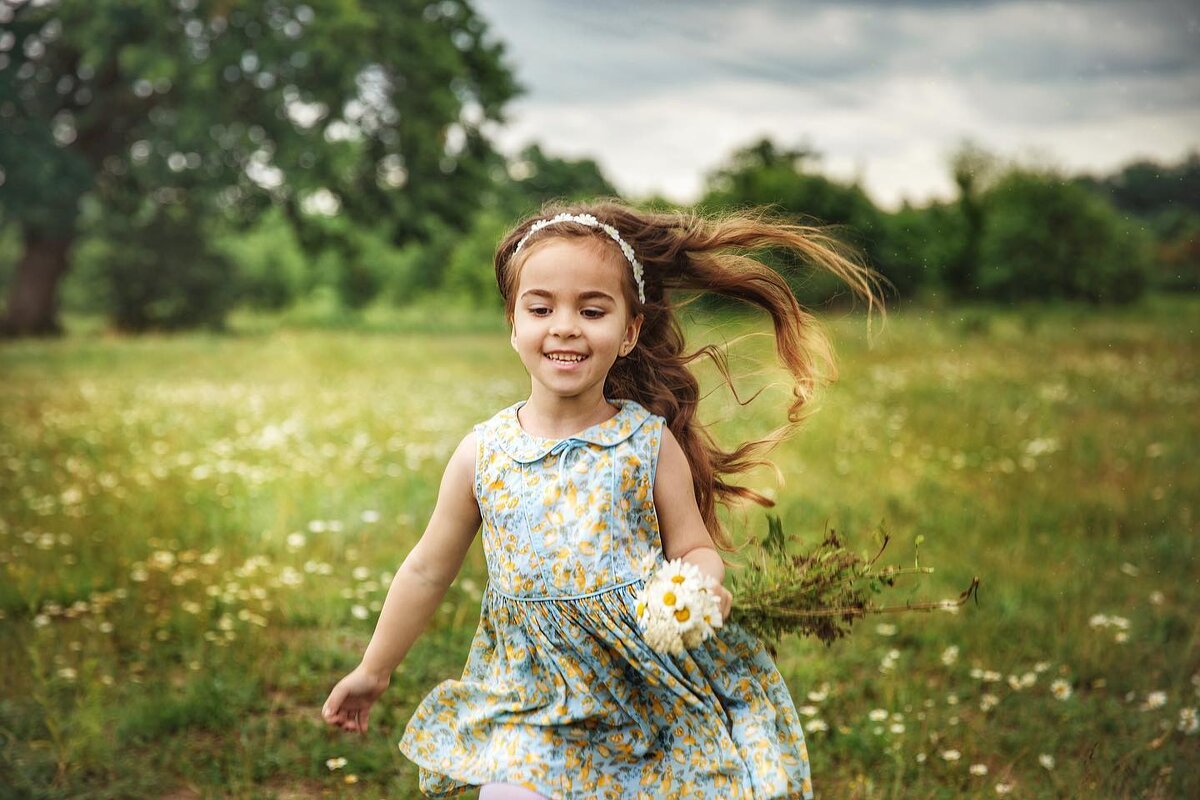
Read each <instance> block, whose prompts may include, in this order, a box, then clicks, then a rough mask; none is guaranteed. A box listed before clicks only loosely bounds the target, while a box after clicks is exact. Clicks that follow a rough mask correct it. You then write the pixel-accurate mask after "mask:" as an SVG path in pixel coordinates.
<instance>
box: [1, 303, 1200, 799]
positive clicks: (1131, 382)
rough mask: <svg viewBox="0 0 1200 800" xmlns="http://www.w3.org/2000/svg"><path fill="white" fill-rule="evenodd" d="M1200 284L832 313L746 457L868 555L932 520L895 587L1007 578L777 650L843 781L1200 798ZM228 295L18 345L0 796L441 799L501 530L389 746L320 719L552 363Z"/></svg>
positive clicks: (4, 354) (410, 686) (771, 389)
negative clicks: (823, 372)
mask: <svg viewBox="0 0 1200 800" xmlns="http://www.w3.org/2000/svg"><path fill="white" fill-rule="evenodd" d="M1198 312H1200V300H1198V299H1194V298H1180V297H1152V298H1149V299H1147V300H1146V301H1145V302H1143V303H1142V304H1140V305H1138V306H1136V307H1132V308H1125V309H1119V310H1111V309H1103V310H1097V309H1093V308H1088V307H1076V306H1055V305H1050V306H1040V307H1026V308H1021V309H1011V310H1010V309H997V308H987V307H971V308H966V309H962V308H942V309H921V308H909V309H905V310H903V311H901V312H898V313H893V314H892V315H891V316H890V317H889V318H888V321H887V324H886V326H885V327H884V328H883V330H882V331H879V330H878V329H877V331H876V334H875V337H874V338H873V339H872V340H871V341H870V342H868V340H867V337H866V326H865V323H864V319H863V317H862V316H861V315H844V316H835V317H831V316H825V317H823V319H822V322H823V324H824V325H825V326H826V329H827V331H828V332H829V334H830V336H831V337H832V340H833V342H834V345H835V347H836V349H837V353H838V358H839V368H840V379H839V381H838V382H837V383H835V384H833V385H832V386H830V387H828V388H827V389H826V390H825V391H824V392H823V393H822V395H821V396H820V397H819V399H818V401H817V404H818V407H819V410H818V411H817V413H816V414H815V415H814V416H813V417H812V418H811V419H810V420H809V422H808V423H807V424H806V425H805V426H804V427H803V428H802V429H801V431H800V432H799V433H798V434H797V435H796V436H794V437H793V438H792V439H790V440H788V441H787V442H785V443H783V444H782V445H781V446H780V447H779V448H777V449H776V450H775V451H774V453H773V457H774V458H775V459H776V461H777V463H778V465H779V467H780V469H781V470H782V472H783V474H784V475H785V477H786V483H785V484H784V485H782V486H780V485H777V484H776V482H775V480H774V478H773V477H772V475H771V474H770V473H768V472H767V471H766V470H763V471H761V472H758V473H753V474H751V475H750V476H748V477H747V479H746V481H747V482H748V483H749V484H750V485H752V486H754V487H756V488H759V489H761V490H767V491H769V492H774V494H775V496H776V497H777V500H778V507H777V509H776V511H778V512H779V513H780V514H781V515H782V517H783V520H784V523H785V525H786V526H787V528H788V529H789V530H791V531H793V532H799V533H801V534H803V535H804V536H806V537H817V536H819V535H820V534H821V532H822V531H823V530H824V528H825V527H826V526H829V527H832V528H835V529H837V530H838V531H839V533H842V534H844V535H845V536H846V537H848V538H849V539H850V540H851V542H854V543H861V544H862V545H863V546H864V547H865V546H867V545H868V544H869V542H870V540H869V534H870V532H871V531H872V530H873V529H874V528H875V526H876V525H877V524H878V523H879V522H880V521H883V522H885V523H886V525H887V527H888V528H889V530H891V531H892V533H893V534H894V535H895V541H894V543H893V544H892V546H891V548H890V549H889V554H890V555H891V557H892V559H894V560H899V559H907V558H909V557H910V556H911V550H910V549H909V547H908V543H909V542H911V540H912V538H913V537H914V536H916V535H918V534H921V535H924V537H925V541H924V544H923V545H922V548H921V560H922V563H924V564H932V565H934V566H935V567H936V572H935V573H934V574H933V575H931V576H929V577H928V578H926V579H924V580H923V581H922V582H921V583H920V584H919V585H917V586H916V587H915V588H914V589H911V590H909V589H904V590H901V591H899V592H898V593H897V594H896V595H895V596H896V597H898V598H900V599H903V598H904V597H907V596H910V594H909V593H910V591H911V593H912V596H918V597H942V596H952V595H954V594H956V593H957V592H958V591H959V590H960V589H962V588H963V587H964V586H965V585H966V584H967V583H968V582H969V580H970V578H971V576H973V575H978V576H980V578H981V580H982V588H981V591H980V596H979V600H980V603H979V605H978V606H975V605H971V606H968V607H966V608H964V609H963V610H962V611H961V612H959V613H957V614H946V613H941V612H938V613H935V614H932V615H916V614H913V615H900V616H896V617H892V618H889V619H886V620H878V619H871V620H867V621H865V622H864V623H861V624H860V625H859V626H858V628H857V629H856V631H855V633H854V634H853V635H852V636H851V637H849V638H848V639H845V640H842V641H839V642H837V643H835V644H834V645H833V646H832V647H829V648H826V647H824V646H822V645H820V644H819V643H815V642H811V641H799V640H795V639H790V640H785V642H784V643H783V647H782V649H781V652H780V657H779V666H780V670H781V671H782V673H783V674H784V676H785V677H786V678H787V681H788V684H789V686H790V687H791V689H792V693H793V696H794V698H795V700H796V703H797V705H798V706H799V707H801V710H802V713H803V714H804V719H805V720H806V723H807V725H808V731H809V732H808V741H809V747H810V751H811V757H812V765H813V777H814V783H815V786H816V789H817V792H818V795H819V796H821V797H829V798H901V797H904V798H909V797H929V798H951V797H960V796H964V795H969V796H980V797H993V796H996V785H997V784H1007V785H1010V786H1011V787H1012V792H1011V795H1009V796H1012V797H1022V798H1043V797H1046V798H1049V797H1078V796H1094V797H1186V796H1197V795H1198V794H1200V778H1198V777H1197V774H1200V769H1198V768H1200V735H1197V734H1195V733H1192V734H1188V733H1185V732H1183V731H1181V730H1179V729H1178V723H1179V721H1180V713H1181V711H1182V710H1185V709H1195V708H1196V707H1197V705H1198V702H1200V638H1198V637H1200V627H1198V626H1197V625H1196V622H1195V618H1196V615H1195V612H1196V609H1197V608H1198V607H1200V586H1198V582H1197V578H1196V576H1197V574H1200V571H1198V570H1197V544H1196V533H1197V531H1196V521H1195V516H1196V505H1197V498H1198V497H1200V491H1198V490H1200V486H1198V484H1200V480H1198V476H1197V471H1196V470H1195V469H1194V466H1193V465H1194V461H1193V460H1192V459H1193V458H1194V450H1195V443H1196V441H1197V436H1198V434H1200V417H1198V415H1197V413H1196V408H1197V402H1198V401H1200V370H1198V366H1200V365H1198V359H1197V355H1196V354H1197V346H1196V345H1197V337H1196V331H1195V326H1194V323H1193V322H1192V320H1195V319H1197V318H1200V313H1198ZM460 322H461V321H460ZM235 323H236V324H235V327H234V331H233V333H232V334H231V335H228V336H215V335H199V334H197V335H180V336H149V337H144V338H134V339H130V338H121V337H113V336H107V335H105V334H103V332H102V327H101V326H98V325H96V324H95V323H94V321H88V320H80V321H72V324H71V330H72V331H73V333H72V335H71V336H69V337H67V338H65V339H63V340H59V341H32V342H12V343H6V344H4V345H3V346H0V419H2V420H3V423H2V425H0V569H2V570H3V572H2V574H0V611H2V612H3V617H2V618H0V681H3V684H4V687H5V688H4V691H3V692H2V693H0V787H2V789H3V791H2V792H0V795H2V796H4V797H14V798H60V797H61V798H66V797H111V798H124V797H130V798H133V797H137V798H143V797H171V798H190V797H239V798H256V797H262V798H266V797H280V798H298V797H316V796H323V797H340V796H346V797H350V796H363V797H416V796H418V793H417V789H416V770H415V767H414V766H413V765H411V764H409V763H408V762H407V761H406V760H405V759H404V757H403V756H402V755H401V754H400V753H399V752H398V751H397V750H396V747H395V744H396V741H397V740H398V739H399V737H400V734H401V732H402V730H403V727H404V724H405V723H406V722H407V720H408V717H409V714H410V713H411V710H412V708H413V706H414V705H415V703H416V702H418V701H419V700H420V698H421V697H422V696H423V695H424V694H425V692H427V691H429V690H430V689H432V687H433V686H434V685H436V683H437V682H439V681H441V680H444V679H447V678H457V677H459V675H460V674H461V670H462V664H463V661H464V659H465V656H466V652H467V648H468V646H469V643H470V641H471V636H472V634H473V632H474V628H475V624H476V622H477V619H478V608H479V607H478V596H479V590H480V588H481V587H482V585H483V583H484V579H485V575H486V567H485V563H484V558H483V552H482V547H481V545H480V544H478V543H477V544H476V545H475V546H474V547H473V548H472V550H471V552H470V553H469V555H468V558H467V561H466V564H465V565H464V568H463V572H462V574H461V575H460V578H459V581H458V582H457V583H456V584H455V586H454V587H452V589H451V591H450V593H449V594H448V595H447V599H446V602H445V603H444V604H443V606H442V608H441V609H440V610H439V612H438V614H437V616H436V618H435V620H434V621H433V622H432V624H431V625H430V628H429V630H428V632H427V633H426V634H425V636H424V637H422V639H420V640H419V641H418V643H417V644H416V646H415V647H414V648H413V650H412V651H411V653H410V655H409V657H408V659H406V661H405V663H404V664H403V665H402V667H401V669H400V670H399V671H398V672H397V674H396V676H395V678H394V680H393V683H392V686H391V688H390V689H389V690H388V693H387V694H386V695H384V697H383V699H382V700H381V701H380V704H379V706H378V708H377V709H376V711H375V712H374V715H373V717H372V727H371V731H370V733H369V734H368V735H367V737H365V739H360V738H356V737H351V736H348V735H345V734H340V733H337V732H335V731H332V730H327V729H326V728H325V727H323V724H322V723H321V721H320V719H319V716H318V709H319V707H320V704H321V702H322V701H323V700H324V698H325V696H326V694H327V693H328V691H329V689H330V688H331V687H332V685H333V683H334V682H335V681H336V680H337V679H338V678H339V677H341V675H342V674H344V672H345V671H346V670H348V669H350V668H351V667H352V666H353V665H354V664H355V663H356V662H357V659H358V658H359V656H360V655H361V653H362V649H363V647H365V645H366V642H367V640H368V638H369V636H370V634H371V630H372V628H373V625H374V619H375V615H376V612H377V610H378V608H379V605H380V603H381V602H382V599H383V596H384V594H385V592H386V589H387V585H388V580H389V579H390V574H391V572H392V571H393V570H395V569H396V567H397V566H398V565H399V564H400V562H401V561H402V560H403V558H404V556H405V555H406V553H407V552H408V550H409V549H410V548H411V547H412V545H413V544H414V543H415V542H416V540H417V538H418V537H419V535H420V533H421V531H422V530H423V527H424V524H425V522H426V520H427V518H428V514H429V512H430V511H431V509H432V506H433V502H434V499H435V496H436V491H437V486H438V481H439V479H440V476H441V470H442V467H443V465H444V463H445V461H446V459H447V458H448V457H449V455H450V453H451V451H452V449H453V447H454V446H455V444H456V443H457V442H458V440H459V438H461V436H463V435H464V434H465V433H466V431H467V430H468V428H469V427H470V425H471V424H473V423H474V422H477V421H479V420H482V419H484V418H486V417H487V416H490V415H491V414H492V413H494V412H495V411H496V410H498V409H499V408H501V407H502V406H504V405H507V404H508V403H511V402H513V401H515V400H517V399H520V398H522V397H524V396H526V393H527V391H528V378H527V377H526V376H525V374H524V372H523V371H522V370H521V366H520V363H519V361H518V360H517V359H516V357H515V355H513V353H512V351H511V349H510V348H509V346H508V342H507V337H506V336H505V335H504V330H505V329H504V325H503V322H502V321H501V320H498V319H482V320H473V321H471V322H469V323H466V322H461V324H457V323H456V324H455V325H453V326H451V329H450V330H442V329H439V328H437V327H436V326H435V325H434V323H436V316H433V315H426V316H421V315H416V316H413V315H411V314H410V315H408V316H405V317H403V318H397V319H390V320H389V319H382V318H377V319H374V320H373V321H371V322H370V324H369V325H368V327H367V328H366V329H365V330H364V329H354V328H350V329H339V328H336V327H334V328H332V329H323V330H312V329H304V328H289V327H287V326H286V324H287V320H284V323H283V324H280V323H279V322H278V321H271V320H265V319H263V318H259V317H255V318H250V317H247V318H244V319H237V320H235ZM691 330H692V333H693V334H694V336H695V337H696V338H695V339H694V342H695V343H696V344H697V345H698V344H699V343H702V342H704V341H721V340H723V339H729V340H733V339H734V338H735V337H737V336H738V335H740V334H742V333H746V332H749V331H758V332H763V331H767V330H769V329H768V328H767V327H766V326H765V324H763V323H762V322H761V321H758V322H750V321H746V320H735V319H730V320H724V321H721V322H720V323H719V324H717V323H709V324H705V325H701V324H698V323H695V322H693V323H692V326H691ZM731 356H732V357H731V363H732V364H733V366H734V368H735V370H736V371H737V372H738V373H739V374H740V375H742V376H743V377H742V378H741V379H740V380H739V383H738V390H739V395H740V396H742V397H749V396H751V395H753V393H754V391H755V390H757V389H759V388H763V389H764V391H763V394H762V395H761V396H760V397H759V398H758V399H757V400H755V401H754V402H753V403H752V404H750V405H749V406H748V407H745V408H741V407H739V406H738V405H737V404H736V403H735V402H734V401H733V398H732V397H731V396H730V395H729V393H728V392H727V391H725V390H724V389H721V388H719V387H717V385H716V381H715V375H716V373H715V370H712V369H711V368H703V369H702V377H703V380H704V383H705V385H706V386H707V387H710V388H713V389H715V391H713V392H712V393H711V394H710V395H709V396H708V397H707V399H706V400H705V402H704V405H703V406H702V417H703V418H704V419H706V420H718V421H717V422H715V423H714V427H715V429H716V432H717V436H718V438H719V439H720V440H721V441H722V442H723V443H726V444H731V443H733V442H734V441H735V440H740V439H741V438H745V437H750V436H759V435H765V434H766V433H767V432H768V431H770V430H771V429H773V428H774V427H775V426H776V425H777V424H778V421H779V420H780V419H781V418H782V416H781V413H782V408H783V403H784V402H785V401H786V399H787V397H788V395H787V392H786V388H785V387H783V386H781V385H778V382H779V380H780V377H781V376H780V373H779V371H778V369H776V368H775V367H773V366H772V361H771V359H772V354H771V342H770V338H769V336H756V337H752V338H748V339H740V340H738V341H737V342H736V343H735V344H734V345H733V346H732V348H731ZM725 519H726V520H727V521H728V522H729V525H730V528H731V530H733V531H734V535H735V538H736V539H739V540H741V539H744V538H745V537H747V536H757V535H761V534H763V533H765V531H766V525H765V517H764V514H763V513H762V512H761V511H760V510H758V509H755V508H751V509H749V510H747V511H745V512H735V513H733V514H728V515H726V517H725ZM356 611H357V614H356V613H355V612H356ZM364 611H365V618H363V617H364ZM1100 614H1103V615H1106V617H1107V618H1108V621H1107V624H1100V623H1101V622H1102V620H1099V619H1093V617H1094V616H1095V615H1100ZM1113 617H1118V618H1120V620H1119V621H1118V623H1117V624H1112V622H1111V618H1113ZM880 622H883V623H886V624H885V625H884V627H883V628H882V629H881V628H879V627H878V623H880ZM889 624H890V625H892V626H894V628H889V627H887V625H889ZM1122 626H1124V627H1122ZM1118 639H1121V641H1118ZM952 647H953V648H957V658H955V659H951V657H950V655H949V654H948V653H947V650H948V648H952ZM891 651H895V652H894V653H892V654H891V655H889V653H891ZM951 652H953V651H951ZM947 662H949V663H947ZM1022 676H1027V677H1025V678H1024V684H1023V683H1022ZM1010 680H1011V682H1012V683H1013V684H1016V685H1015V686H1014V685H1011V684H1010ZM1054 680H1062V681H1065V682H1066V685H1067V686H1069V687H1070V689H1071V694H1070V696H1069V697H1068V698H1066V699H1065V700H1064V699H1057V698H1056V697H1055V696H1054V695H1053V693H1052V692H1051V689H1050V686H1051V682H1052V681H1054ZM1156 692H1162V693H1163V702H1162V704H1161V705H1159V704H1158V703H1157V701H1156V699H1155V698H1157V695H1155V694H1153V693H1156ZM873 711H874V712H875V714H874V715H872V712H873ZM884 713H886V715H887V716H886V719H878V718H879V717H881V716H882V715H883V714H884ZM817 720H819V721H820V722H819V723H817V722H816V721H817ZM822 727H824V728H826V729H825V730H819V729H820V728H822ZM950 751H957V752H958V753H959V758H958V759H957V760H956V761H951V760H947V759H946V758H945V757H944V756H945V755H946V754H949V753H950ZM1042 755H1046V756H1052V757H1053V758H1054V768H1053V769H1047V768H1045V767H1044V766H1042V765H1041V764H1040V763H1039V756H1042ZM335 756H344V757H345V758H346V759H347V761H348V763H347V765H346V767H345V768H344V769H342V770H338V771H336V772H331V771H330V770H329V769H328V768H327V767H326V766H325V761H326V759H329V758H332V757H335ZM976 764H982V765H984V766H986V768H987V773H986V775H976V774H972V773H971V772H970V771H969V767H970V766H971V765H976ZM349 774H353V775H355V776H356V777H357V779H358V782H357V783H356V784H354V785H349V784H347V783H345V782H344V776H346V775H349Z"/></svg>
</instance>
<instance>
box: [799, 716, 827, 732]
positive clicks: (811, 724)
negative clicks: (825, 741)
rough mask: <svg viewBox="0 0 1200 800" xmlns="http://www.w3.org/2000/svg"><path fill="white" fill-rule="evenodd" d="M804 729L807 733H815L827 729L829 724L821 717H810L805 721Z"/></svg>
mask: <svg viewBox="0 0 1200 800" xmlns="http://www.w3.org/2000/svg"><path fill="white" fill-rule="evenodd" d="M804 729H805V730H806V731H807V732H809V733H816V732H818V731H821V732H824V731H827V730H829V725H827V724H826V723H825V720H823V719H810V720H809V721H808V722H807V723H805V725H804Z"/></svg>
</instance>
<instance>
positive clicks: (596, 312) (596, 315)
mask: <svg viewBox="0 0 1200 800" xmlns="http://www.w3.org/2000/svg"><path fill="white" fill-rule="evenodd" d="M583 315H584V316H585V317H587V318H588V319H600V318H601V317H603V316H604V312H603V311H602V310H600V309H598V308H585V309H584V310H583Z"/></svg>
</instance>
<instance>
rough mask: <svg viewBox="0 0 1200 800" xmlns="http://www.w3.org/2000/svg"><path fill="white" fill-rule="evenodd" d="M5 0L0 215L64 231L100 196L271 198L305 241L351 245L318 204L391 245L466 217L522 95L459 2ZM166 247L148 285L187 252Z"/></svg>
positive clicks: (212, 208) (119, 203) (197, 209)
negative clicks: (494, 135) (15, 3)
mask: <svg viewBox="0 0 1200 800" xmlns="http://www.w3.org/2000/svg"><path fill="white" fill-rule="evenodd" d="M0 8H2V9H3V10H4V13H5V14H7V15H8V16H9V17H10V19H9V20H7V23H8V24H7V25H6V33H11V35H12V36H13V42H12V46H11V47H10V48H8V50H7V52H6V53H4V54H0V161H2V162H3V163H5V164H6V165H8V164H10V163H17V164H19V166H18V167H17V168H15V169H11V170H10V171H9V172H8V174H7V176H6V180H5V182H4V183H3V184H2V185H0V217H2V218H4V219H6V220H14V221H17V222H18V223H19V224H20V225H22V226H26V227H30V226H32V227H35V228H38V229H51V228H52V229H53V230H55V231H58V232H61V233H62V234H63V235H66V236H73V235H75V234H76V233H78V224H79V219H78V217H77V209H78V207H79V200H80V198H81V197H83V196H85V195H89V194H90V195H95V196H98V197H100V198H102V205H101V207H102V208H103V209H105V210H109V209H111V210H112V211H113V213H125V210H126V209H128V208H129V207H130V206H133V205H135V204H136V203H137V202H140V201H141V200H143V199H144V200H146V201H147V202H150V203H153V204H154V205H156V206H160V207H166V206H175V207H178V208H180V209H187V212H188V214H189V215H191V216H192V217H193V219H196V220H197V222H198V223H199V222H200V221H201V220H206V219H211V218H212V217H214V216H216V215H220V216H221V217H222V218H224V219H225V220H227V221H228V222H229V223H230V224H233V225H238V226H244V225H249V224H251V223H252V222H253V221H254V220H256V219H257V218H258V217H259V215H260V214H262V213H263V211H264V210H265V209H267V208H268V207H270V206H272V205H278V206H280V207H282V208H283V209H285V210H286V212H287V219H288V220H289V222H290V223H291V224H292V225H293V226H295V227H296V228H297V231H298V233H299V235H300V237H301V244H302V247H303V248H304V250H305V251H308V252H317V251H321V250H326V249H329V248H330V247H337V246H340V245H341V244H343V242H342V240H339V239H338V238H337V236H338V234H340V233H343V232H344V228H337V227H335V228H329V227H327V226H325V225H323V224H322V221H321V217H322V213H324V212H321V211H314V210H313V208H312V207H313V203H314V200H316V201H324V204H325V205H326V206H328V205H330V203H332V204H335V205H336V213H340V214H343V215H345V216H346V217H348V218H350V219H352V220H356V221H367V222H368V223H369V224H370V225H372V226H375V225H386V226H387V230H386V231H384V236H385V238H386V239H387V240H389V241H391V242H392V243H393V244H402V243H404V242H406V241H412V240H416V239H420V238H422V237H424V236H425V235H426V233H427V231H428V229H429V226H430V225H431V224H434V223H438V224H442V225H448V226H450V227H462V226H464V225H465V224H466V223H467V222H468V221H469V220H470V218H471V216H472V214H473V211H474V209H475V207H476V202H477V200H476V199H477V198H478V196H479V195H480V193H481V190H482V188H483V187H484V186H485V185H486V184H487V182H488V180H489V173H488V170H489V168H490V165H491V164H492V163H493V161H494V158H493V153H492V149H491V146H490V143H489V141H488V139H487V137H486V135H485V133H484V130H485V127H486V126H487V125H490V124H494V123H495V122H497V121H498V120H499V119H500V118H501V114H502V108H503V106H504V104H505V103H506V102H507V101H508V100H509V99H510V98H511V97H512V96H514V94H515V93H516V92H517V86H516V84H515V83H514V81H513V78H512V76H511V74H510V72H509V70H508V68H507V66H506V65H505V64H504V63H503V46H502V45H501V44H499V43H497V42H495V41H493V40H492V39H490V38H489V36H488V31H487V28H486V25H485V24H484V22H483V20H482V18H481V17H479V16H478V15H477V14H475V12H474V10H473V9H472V8H471V6H470V5H469V4H468V3H467V2H462V1H456V0H447V2H441V3H434V4H427V3H425V2H423V0H402V1H401V2H395V0H386V1H385V0H356V1H355V2H350V3H347V2H342V1H341V0H309V2H307V3H306V4H290V3H289V4H285V3H280V2H275V1H274V0H257V1H256V2H251V3H239V4H229V3H225V2H220V0H180V1H179V2H175V3H128V2H124V0H86V2H85V1H84V0H62V2H59V3H54V4H33V3H30V4H24V5H21V6H19V7H17V8H16V9H15V10H13V9H12V8H11V7H9V6H7V5H0ZM13 155H19V156H20V158H11V156H13ZM104 227H105V229H116V228H118V227H120V225H119V223H108V222H105V223H104ZM142 230H143V229H141V228H138V227H136V226H135V227H134V228H132V229H130V230H128V231H126V232H127V233H131V234H138V233H140V232H142ZM170 243H171V242H170V241H163V239H162V237H160V238H159V240H158V244H159V245H164V244H166V245H169V244H170ZM122 244H124V243H122ZM360 244H361V243H360V242H355V241H353V240H352V241H350V242H349V245H348V247H347V248H346V253H347V255H350V256H352V255H354V254H356V253H358V252H360V248H359V245H360ZM141 246H142V247H143V249H144V250H145V252H149V249H148V248H147V247H146V245H145V243H143V244H142V245H141ZM159 253H160V259H159V261H158V263H152V262H149V261H147V262H145V263H146V265H147V267H148V268H150V269H153V270H156V271H158V272H159V273H161V274H160V275H156V276H154V277H153V278H146V280H147V281H151V280H154V281H157V280H165V279H166V278H168V277H169V274H170V273H169V267H170V265H172V264H174V263H176V261H177V259H178V258H186V257H187V254H186V253H179V254H177V253H173V252H165V251H159ZM185 280H186V278H185ZM377 283H378V282H377V281H376V280H375V279H374V277H373V276H372V275H371V274H370V270H369V269H367V270H365V271H360V265H359V264H354V263H352V264H351V265H350V266H349V267H348V268H347V272H346V274H344V275H343V276H342V287H341V288H342V291H343V294H344V295H345V296H346V297H347V299H348V300H349V302H351V303H352V304H361V303H362V302H364V298H365V296H366V295H368V294H369V293H370V291H371V290H372V288H374V287H376V286H377Z"/></svg>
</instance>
